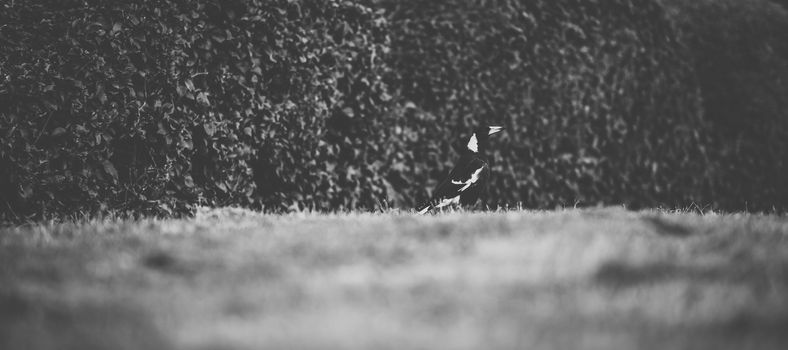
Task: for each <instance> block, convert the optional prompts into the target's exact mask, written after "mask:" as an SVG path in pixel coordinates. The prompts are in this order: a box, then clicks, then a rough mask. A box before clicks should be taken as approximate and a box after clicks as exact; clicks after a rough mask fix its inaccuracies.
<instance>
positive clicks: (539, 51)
mask: <svg viewBox="0 0 788 350" xmlns="http://www.w3.org/2000/svg"><path fill="white" fill-rule="evenodd" d="M379 5H380V6H382V7H384V8H386V9H387V11H388V18H389V22H390V23H389V25H390V28H391V33H392V54H391V56H390V62H391V65H392V71H393V74H392V75H391V76H389V79H390V82H391V84H390V85H391V86H394V87H396V88H397V89H398V95H401V96H402V98H403V105H404V104H406V103H410V105H409V107H408V108H404V110H406V111H407V112H406V113H402V114H401V115H400V114H397V115H396V117H398V118H401V119H402V120H401V121H398V122H396V123H393V124H395V125H398V127H397V128H395V129H393V130H392V132H393V133H395V134H396V135H395V136H393V137H392V138H391V139H390V140H389V142H391V143H392V144H395V143H396V142H399V143H398V144H396V146H393V147H395V148H396V152H397V153H396V155H395V156H392V158H394V159H396V161H391V162H387V164H392V166H391V167H390V168H389V171H388V176H389V180H390V182H391V183H392V185H393V186H395V188H396V189H397V190H398V191H400V193H407V195H406V196H405V197H406V198H404V199H405V200H406V201H407V202H408V203H413V201H414V199H422V198H424V197H425V196H426V195H427V193H426V192H425V191H424V190H423V189H422V188H419V189H417V191H416V192H407V191H405V189H406V188H412V187H413V184H426V183H432V184H435V181H437V180H439V179H440V178H441V177H442V176H445V174H446V173H447V171H448V169H449V166H450V164H451V162H452V161H453V160H454V159H455V158H456V157H455V156H451V153H450V150H451V144H450V143H451V140H450V138H449V137H453V136H456V135H457V134H459V133H461V132H462V131H464V130H468V129H469V128H470V127H471V126H472V125H475V124H477V123H487V124H500V125H503V126H505V127H506V128H507V131H506V133H505V135H504V136H502V138H501V139H500V141H499V142H498V143H497V145H495V147H493V148H494V149H495V150H496V151H495V154H494V158H493V159H494V166H493V169H494V175H493V184H492V188H491V189H490V198H491V201H490V202H489V204H514V203H516V202H523V204H524V205H525V206H527V207H541V208H544V207H548V208H549V207H553V206H555V205H567V204H568V205H572V204H575V203H579V204H581V205H588V204H596V203H626V204H629V205H631V206H647V205H648V206H653V205H667V206H674V205H687V204H689V203H690V202H692V201H701V200H710V199H711V198H709V197H707V196H704V195H705V194H708V193H709V188H708V186H709V184H708V181H707V179H706V174H705V171H706V169H707V159H706V150H705V148H704V147H705V140H704V139H703V135H702V134H701V133H702V131H703V122H702V120H701V119H700V113H699V111H700V96H699V92H698V86H697V82H696V81H695V76H694V74H693V70H692V69H693V66H692V65H691V63H692V60H691V56H690V55H689V54H688V52H687V50H686V48H685V47H683V46H682V45H680V43H679V42H678V41H677V38H676V35H675V32H674V30H673V27H672V26H671V23H670V22H668V21H667V19H666V17H665V13H664V12H663V11H662V8H661V7H660V6H659V5H658V4H657V3H656V2H654V1H649V0H613V1H605V2H593V1H581V0H529V1H526V0H522V1H519V0H510V1H506V0H502V1H482V0H475V1H474V0H437V1H419V0H383V1H379ZM395 114H396V113H395Z"/></svg>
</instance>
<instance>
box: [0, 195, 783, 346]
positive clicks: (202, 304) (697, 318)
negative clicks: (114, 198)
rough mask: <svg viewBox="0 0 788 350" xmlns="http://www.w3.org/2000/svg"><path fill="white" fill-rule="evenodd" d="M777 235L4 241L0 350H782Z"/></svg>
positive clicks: (626, 226)
mask: <svg viewBox="0 0 788 350" xmlns="http://www.w3.org/2000/svg"><path fill="white" fill-rule="evenodd" d="M786 236H788V218H786V217H784V216H782V217H781V216H768V215H749V214H732V215H716V214H706V215H698V214H691V213H667V212H659V211H641V212H631V211H626V210H623V209H618V208H600V209H583V210H580V209H572V210H559V211H510V212H496V213H481V212H479V213H476V212H452V213H445V214H438V215H434V216H423V217H422V216H415V215H413V214H409V213H385V214H335V215H321V214H292V215H281V216H278V215H264V214H258V213H254V212H250V211H244V210H239V209H223V210H204V211H201V212H200V213H199V214H198V215H197V216H196V217H195V218H190V219H183V220H152V219H151V220H141V221H113V220H102V221H92V222H86V223H80V224H50V225H28V226H25V227H18V228H5V229H2V230H0V349H515V348H521V349H572V348H580V349H677V348H678V349H703V348H705V349H711V348H713V349H747V348H751V349H784V348H786V346H788V345H786V344H788V238H786Z"/></svg>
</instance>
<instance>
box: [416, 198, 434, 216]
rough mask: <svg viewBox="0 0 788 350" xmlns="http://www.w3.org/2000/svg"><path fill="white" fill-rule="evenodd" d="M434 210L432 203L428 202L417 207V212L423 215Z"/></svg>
mask: <svg viewBox="0 0 788 350" xmlns="http://www.w3.org/2000/svg"><path fill="white" fill-rule="evenodd" d="M432 208H433V205H432V201H426V202H424V203H422V204H420V205H417V206H416V212H417V213H419V214H421V215H424V214H427V213H428V212H429V211H430V210H431V209H432Z"/></svg>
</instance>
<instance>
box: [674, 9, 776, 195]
mask: <svg viewBox="0 0 788 350" xmlns="http://www.w3.org/2000/svg"><path fill="white" fill-rule="evenodd" d="M664 3H665V5H666V6H667V9H668V10H669V11H670V13H671V16H670V18H672V19H673V20H674V21H675V22H676V23H677V25H678V27H679V28H680V29H681V32H682V33H684V36H685V40H686V41H687V43H688V44H689V46H690V47H691V48H692V51H693V55H694V58H695V70H696V72H697V75H698V79H699V81H700V85H701V87H702V91H703V100H704V103H703V107H704V110H705V116H706V119H707V120H708V121H709V122H710V124H711V128H710V129H709V133H710V135H712V137H713V138H714V140H713V146H711V147H710V148H711V149H713V150H714V152H715V154H714V157H715V158H716V161H715V163H714V169H713V173H714V174H715V176H714V181H715V184H714V190H715V191H714V193H713V198H714V199H716V200H718V201H719V202H721V205H722V207H723V208H726V209H735V210H743V209H750V210H771V209H777V210H785V209H786V208H788V180H786V179H788V11H786V10H785V9H783V8H781V7H780V6H779V5H776V4H774V3H772V2H770V1H767V0H700V1H680V0H664Z"/></svg>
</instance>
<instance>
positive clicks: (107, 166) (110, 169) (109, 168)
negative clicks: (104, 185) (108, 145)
mask: <svg viewBox="0 0 788 350" xmlns="http://www.w3.org/2000/svg"><path fill="white" fill-rule="evenodd" d="M102 165H103V166H104V172H105V173H106V174H107V175H109V176H112V179H114V180H115V181H117V180H118V170H116V169H115V165H113V164H112V162H110V161H109V160H106V159H105V160H104V162H102Z"/></svg>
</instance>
